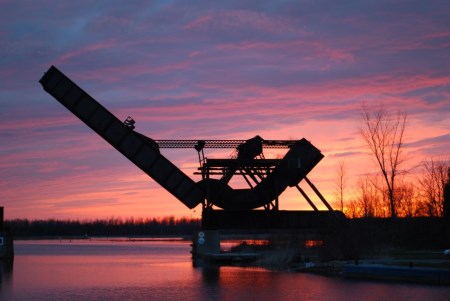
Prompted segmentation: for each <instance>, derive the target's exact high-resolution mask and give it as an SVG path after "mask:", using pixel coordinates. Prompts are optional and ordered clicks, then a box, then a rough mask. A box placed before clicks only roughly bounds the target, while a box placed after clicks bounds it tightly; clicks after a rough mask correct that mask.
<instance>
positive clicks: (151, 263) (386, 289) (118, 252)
mask: <svg viewBox="0 0 450 301" xmlns="http://www.w3.org/2000/svg"><path fill="white" fill-rule="evenodd" d="M189 251H190V246H189V242H182V241H179V242H169V241H140V242H131V241H19V242H16V243H15V252H16V257H15V259H14V263H13V265H12V267H11V266H8V264H6V263H2V267H1V269H2V272H1V274H0V277H1V278H0V300H62V301H64V300H108V301H114V300H185V301H190V300H349V301H351V300H357V301H362V300H389V301H391V300H408V301H419V300H426V301H432V300H433V301H439V300H443V301H444V300H445V301H448V300H450V288H449V287H442V286H426V285H409V284H390V283H376V282H375V283H373V282H363V281H350V280H345V279H338V278H329V277H322V276H316V275H309V274H299V273H287V272H270V271H267V270H264V269H259V268H238V267H221V268H211V267H210V268H194V267H193V266H192V263H191V258H190V253H189Z"/></svg>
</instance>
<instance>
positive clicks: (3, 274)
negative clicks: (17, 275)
mask: <svg viewBox="0 0 450 301" xmlns="http://www.w3.org/2000/svg"><path fill="white" fill-rule="evenodd" d="M13 266H14V259H13V258H7V259H0V291H4V290H5V289H8V288H9V287H11V283H12V279H13V277H12V273H13Z"/></svg>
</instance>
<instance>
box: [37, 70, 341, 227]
mask: <svg viewBox="0 0 450 301" xmlns="http://www.w3.org/2000/svg"><path fill="white" fill-rule="evenodd" d="M40 83H41V84H42V86H43V88H44V90H45V91H47V92H48V93H49V94H50V95H52V96H53V97H54V98H55V99H56V100H58V101H59V102H60V103H61V104H62V105H63V106H65V107H66V108H67V109H68V110H69V111H70V112H72V113H73V114H74V115H75V116H77V117H78V118H79V119H80V120H81V121H83V122H84V123H85V124H86V125H87V126H89V127H90V128H91V129H92V130H93V131H95V132H96V133H97V134H98V135H100V136H101V137H102V138H103V139H105V140H106V141H107V142H108V143H109V144H110V145H111V146H113V147H114V148H115V149H116V150H118V151H119V152H120V153H121V154H122V155H124V156H125V157H127V158H128V159H129V160H130V161H131V162H132V163H133V164H135V165H136V166H137V167H139V168H140V169H141V170H142V171H143V172H145V173H146V174H147V175H149V176H150V177H151V178H152V179H153V180H155V181H156V182H157V183H158V184H159V185H161V186H162V187H163V188H165V189H166V190H167V191H168V192H170V193H171V194H172V195H173V196H174V197H175V198H176V199H178V200H179V201H180V202H182V203H183V204H184V205H186V206H187V207H188V208H190V209H193V208H195V207H197V206H198V205H201V207H202V230H226V229H238V230H246V229H253V230H254V229H303V230H304V229H317V228H323V227H328V226H330V225H332V224H334V221H335V220H336V218H339V219H341V218H343V215H342V213H340V212H336V211H333V209H332V208H331V206H330V205H329V204H328V203H327V201H326V200H325V198H324V197H323V196H322V195H321V193H320V192H319V190H318V189H317V188H316V186H315V185H314V184H313V183H312V182H311V180H310V179H309V178H308V177H307V175H308V174H309V173H310V172H311V170H312V169H313V168H314V167H315V166H316V165H317V164H318V163H319V161H320V160H321V159H322V158H323V155H322V153H321V152H320V151H319V150H318V149H317V148H316V147H315V146H314V145H312V144H311V143H310V142H309V141H307V140H306V139H300V140H265V139H263V138H262V137H260V136H255V137H253V138H250V139H247V140H201V139H196V140H154V139H152V138H149V137H147V136H145V135H143V134H141V133H139V132H137V131H136V130H135V121H134V120H133V119H132V118H131V117H128V118H126V119H125V120H124V121H123V120H120V119H119V118H117V117H116V116H114V115H113V114H112V113H111V112H109V111H108V110H107V109H106V108H105V107H103V106H102V105H101V104H100V103H99V102H97V101H96V100H95V99H94V98H92V97H91V96H90V95H89V94H88V93H86V92H85V91H84V90H83V89H81V88H80V87H79V86H78V85H76V84H75V83H74V82H73V81H72V80H70V79H69V78H68V77H67V76H65V75H64V74H63V73H62V72H61V71H59V70H58V69H57V68H56V67H54V66H52V67H50V69H49V70H48V71H47V72H46V73H45V74H44V76H43V77H42V78H41V79H40ZM164 148H191V149H193V150H195V151H196V152H197V154H198V162H199V167H198V171H197V172H195V174H196V175H197V177H199V176H200V177H201V179H200V180H199V181H194V180H193V179H192V178H191V177H189V176H188V175H186V174H185V173H184V172H183V171H182V170H180V169H179V168H178V167H177V166H175V164H173V163H172V162H171V161H170V160H168V159H167V158H166V157H165V156H164V155H163V154H162V153H161V149H164ZM208 148H215V149H217V148H228V149H231V150H232V151H233V156H231V157H229V158H207V157H205V150H206V149H208ZM276 148H279V149H285V150H286V153H285V155H284V156H283V157H282V158H279V159H266V158H265V156H264V150H265V149H276ZM237 177H239V178H241V180H242V181H243V182H244V183H245V186H246V187H244V188H242V187H240V188H233V187H232V185H231V183H232V182H233V181H232V180H233V179H236V178H237ZM301 181H304V182H306V183H307V185H309V186H310V187H311V189H312V191H314V193H315V194H316V195H317V197H318V198H319V200H320V201H321V202H322V203H323V205H324V206H325V208H327V209H326V210H319V209H318V207H317V206H316V205H315V204H314V202H313V201H312V200H311V198H310V197H309V196H308V195H307V194H306V192H305V191H304V190H303V189H302V188H301V187H300V185H299V183H300V182H301ZM288 187H295V188H296V189H297V190H298V191H299V195H301V196H302V197H303V199H304V200H306V202H307V203H308V204H309V205H310V206H311V210H308V211H284V210H279V202H280V195H281V194H282V193H283V192H284V191H285V190H286V189H287V188H288Z"/></svg>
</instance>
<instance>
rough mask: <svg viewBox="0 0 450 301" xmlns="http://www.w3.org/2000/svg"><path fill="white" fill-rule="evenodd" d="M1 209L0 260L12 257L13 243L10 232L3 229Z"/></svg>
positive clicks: (1, 209)
mask: <svg viewBox="0 0 450 301" xmlns="http://www.w3.org/2000/svg"><path fill="white" fill-rule="evenodd" d="M3 213H4V210H3V207H0V259H8V258H13V257H14V242H13V236H12V234H11V232H10V231H9V230H8V229H6V228H5V227H4V222H3Z"/></svg>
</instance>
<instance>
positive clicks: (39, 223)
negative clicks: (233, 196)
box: [4, 217, 201, 238]
mask: <svg viewBox="0 0 450 301" xmlns="http://www.w3.org/2000/svg"><path fill="white" fill-rule="evenodd" d="M200 224H201V221H200V219H188V218H174V217H167V218H161V219H157V218H152V219H134V218H129V219H125V220H123V219H120V218H111V219H107V220H85V221H79V220H56V219H49V220H31V221H30V220H28V219H14V220H6V221H5V222H4V227H5V229H7V230H9V231H11V232H12V234H13V235H14V237H15V238H21V237H23V238H25V237H92V236H102V237H104V236H108V237H109V236H125V237H139V236H184V235H192V233H194V232H195V231H197V230H199V229H200Z"/></svg>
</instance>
